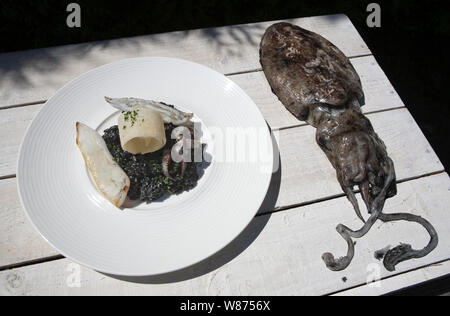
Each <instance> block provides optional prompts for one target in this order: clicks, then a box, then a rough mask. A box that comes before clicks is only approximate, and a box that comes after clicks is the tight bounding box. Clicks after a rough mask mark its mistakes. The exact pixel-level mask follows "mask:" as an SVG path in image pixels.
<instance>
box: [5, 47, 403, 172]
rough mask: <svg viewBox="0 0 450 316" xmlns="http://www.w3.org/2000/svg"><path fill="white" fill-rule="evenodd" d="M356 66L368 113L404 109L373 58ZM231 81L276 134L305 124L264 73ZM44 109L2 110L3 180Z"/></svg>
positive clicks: (356, 61) (14, 165)
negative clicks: (287, 104) (286, 107)
mask: <svg viewBox="0 0 450 316" xmlns="http://www.w3.org/2000/svg"><path fill="white" fill-rule="evenodd" d="M352 62H353V64H354V65H355V67H356V69H357V71H358V73H359V74H360V76H361V80H362V83H363V86H364V91H365V93H366V99H367V100H366V105H365V106H364V107H363V111H364V112H365V113H367V112H374V111H382V110H387V109H392V108H399V107H403V106H404V105H403V102H402V101H401V99H400V97H399V96H398V95H397V93H396V92H395V90H394V89H393V87H392V85H391V84H390V82H389V80H388V79H387V78H386V75H385V74H384V72H383V70H382V69H381V68H380V67H379V65H378V64H377V62H376V61H375V59H374V58H373V56H368V57H362V58H355V59H352ZM230 78H231V79H232V80H233V81H234V82H236V83H237V84H238V85H239V86H240V87H241V88H242V89H243V90H244V91H246V92H247V94H248V95H249V96H250V97H251V98H252V99H253V100H254V102H255V103H256V105H257V106H258V107H259V108H260V110H261V112H262V113H263V115H264V118H265V119H266V120H267V122H268V123H269V125H270V126H271V128H272V129H273V130H276V129H280V128H287V127H292V126H298V125H299V124H302V122H300V121H298V120H297V119H296V118H295V117H294V116H293V115H291V114H290V113H289V112H288V111H287V110H286V109H285V107H284V106H283V105H282V104H281V103H280V102H279V101H278V100H277V98H276V97H275V95H274V94H273V93H272V92H271V89H270V86H269V84H268V83H267V80H266V79H265V77H264V74H263V73H262V72H254V73H248V74H240V75H234V76H230ZM41 107H42V105H32V106H26V107H17V108H11V109H3V110H0V144H4V146H3V147H0V177H1V176H5V175H11V174H14V173H15V168H16V160H17V154H18V149H19V145H20V142H21V140H22V138H23V136H24V132H25V130H26V127H27V126H28V124H29V123H30V122H31V120H32V119H33V117H34V116H35V114H36V113H37V111H38V110H39V109H40V108H41Z"/></svg>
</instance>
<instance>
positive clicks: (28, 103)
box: [0, 54, 373, 128]
mask: <svg viewBox="0 0 450 316" xmlns="http://www.w3.org/2000/svg"><path fill="white" fill-rule="evenodd" d="M370 56H373V55H372V54H363V55H355V56H350V57H348V59H357V58H363V57H370ZM262 71H263V70H262V68H256V69H250V70H243V71H237V72H230V73H225V74H224V76H226V77H232V76H237V75H244V74H250V73H255V72H262ZM45 102H47V100H39V101H34V102H27V103H19V104H12V105H6V106H3V107H0V111H1V110H7V109H13V108H20V107H23V106H29V105H37V104H43V103H45ZM298 126H301V125H298ZM292 127H297V126H292ZM288 128H290V127H288Z"/></svg>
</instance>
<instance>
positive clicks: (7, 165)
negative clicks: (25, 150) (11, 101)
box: [0, 105, 42, 177]
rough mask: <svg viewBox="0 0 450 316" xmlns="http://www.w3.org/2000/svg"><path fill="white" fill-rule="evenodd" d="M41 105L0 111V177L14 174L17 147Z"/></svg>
mask: <svg viewBox="0 0 450 316" xmlns="http://www.w3.org/2000/svg"><path fill="white" fill-rule="evenodd" d="M41 107H42V105H30V106H26V107H19V108H13V109H7V110H0V144H1V146H0V177H4V176H9V175H14V174H15V173H16V165H17V158H18V154H19V147H20V144H21V141H22V139H23V137H24V136H25V132H26V130H27V128H28V126H29V125H30V123H31V120H32V119H33V118H34V117H35V115H36V114H37V112H38V111H39V109H40V108H41Z"/></svg>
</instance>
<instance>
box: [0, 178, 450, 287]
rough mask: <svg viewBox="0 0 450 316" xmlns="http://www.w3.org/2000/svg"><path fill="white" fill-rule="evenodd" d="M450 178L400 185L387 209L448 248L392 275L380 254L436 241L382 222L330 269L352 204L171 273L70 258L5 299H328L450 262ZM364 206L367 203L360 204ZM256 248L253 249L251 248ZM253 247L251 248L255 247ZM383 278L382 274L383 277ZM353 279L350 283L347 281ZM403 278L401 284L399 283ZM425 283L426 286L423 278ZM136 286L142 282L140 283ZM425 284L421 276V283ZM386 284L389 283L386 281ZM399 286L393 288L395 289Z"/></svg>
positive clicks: (17, 281)
mask: <svg viewBox="0 0 450 316" xmlns="http://www.w3.org/2000/svg"><path fill="white" fill-rule="evenodd" d="M449 187H450V178H449V177H448V175H447V174H445V173H443V174H440V175H435V176H430V177H426V178H421V179H417V180H413V181H409V182H406V183H402V184H400V185H399V194H398V195H397V196H396V197H394V198H393V199H390V200H388V201H387V204H386V210H391V212H392V211H395V212H409V213H414V214H417V215H421V216H424V217H426V218H427V219H428V220H429V221H430V222H431V223H433V225H434V226H435V228H436V230H437V232H438V234H439V236H440V244H439V246H438V247H437V248H436V249H435V251H433V252H432V253H431V254H430V255H429V256H427V257H425V258H422V259H417V260H411V261H407V262H404V263H402V264H400V265H399V266H398V267H397V271H396V272H395V273H389V272H387V271H386V270H385V269H384V268H383V267H382V266H381V265H380V262H379V261H377V260H376V259H375V258H374V256H373V252H374V251H375V250H378V249H381V248H384V247H385V246H386V245H388V244H391V245H396V244H398V243H399V242H408V243H411V244H412V245H413V247H415V248H419V247H423V246H424V245H425V244H426V243H427V241H428V235H427V233H426V232H425V230H424V229H422V228H420V227H419V226H417V225H415V224H411V223H406V222H398V223H391V224H382V223H380V222H377V223H376V224H375V226H374V227H373V229H372V230H371V232H370V233H369V234H368V235H367V236H365V237H364V238H362V239H361V240H358V243H357V245H356V251H357V253H356V256H355V258H354V260H353V262H352V264H351V265H350V267H349V268H348V269H347V270H345V271H343V272H331V271H329V270H327V269H326V268H325V266H324V264H323V262H322V260H321V255H322V253H323V252H326V251H331V252H333V253H335V254H337V255H340V254H343V253H344V252H345V250H346V245H345V242H344V241H343V240H342V238H341V237H340V236H339V235H338V233H337V232H336V231H335V226H336V224H338V223H344V224H345V225H349V226H350V227H352V228H358V227H360V225H361V223H360V222H359V220H358V219H357V218H356V216H355V214H354V213H353V212H352V211H350V210H349V209H348V201H347V200H346V199H345V198H338V199H333V200H329V201H325V202H321V203H315V204H312V205H308V206H304V207H300V208H295V209H291V210H288V211H284V212H278V213H274V214H271V215H264V216H259V217H257V218H255V219H254V220H253V222H252V223H251V224H250V225H249V227H248V228H247V229H246V230H245V231H244V233H243V234H241V235H240V236H239V237H238V239H237V240H235V241H234V242H233V243H232V244H230V245H229V246H227V247H226V248H225V249H224V250H222V251H221V252H219V253H218V254H217V255H215V256H213V257H212V258H210V259H208V260H206V261H204V262H202V263H200V264H198V265H195V266H193V267H190V268H188V269H185V270H184V271H181V272H176V273H173V274H169V275H164V276H158V277H153V278H141V279H125V280H118V279H115V278H111V277H109V276H106V275H103V274H101V273H98V272H95V271H92V270H89V269H85V268H80V269H79V271H80V274H79V276H80V287H70V286H68V284H69V285H76V283H77V282H76V281H77V278H76V274H74V273H76V271H77V266H76V265H75V266H74V265H70V264H71V262H70V261H69V260H67V259H62V260H56V261H52V262H47V263H43V264H37V265H32V266H27V267H23V268H18V269H13V270H6V271H3V272H1V273H0V295H69V294H70V295H77V294H83V295H96V294H97V295H98V294H101V295H322V294H328V293H335V292H338V291H343V290H346V289H349V288H354V287H356V286H360V285H363V284H366V282H367V280H370V279H371V275H374V276H376V277H377V278H381V279H384V278H386V277H392V276H393V275H395V274H398V273H404V272H407V271H411V270H414V269H417V268H420V267H423V266H427V265H430V264H432V263H435V262H440V261H444V260H448V259H449V258H450V229H449V227H450V225H449V224H450V223H449V219H448V216H447V209H448V205H449V203H450V195H449V194H448V188H449ZM360 202H361V201H360ZM248 245H249V246H248ZM247 246H248V247H247ZM378 273H379V274H378ZM344 280H345V281H344ZM394 280H395V279H394ZM422 280H426V277H423V278H422ZM128 281H139V282H141V283H147V284H138V283H132V282H128ZM416 281H417V282H420V281H421V278H420V277H419V278H417V279H416ZM382 284H383V283H382ZM391 289H392V287H391V286H389V290H391Z"/></svg>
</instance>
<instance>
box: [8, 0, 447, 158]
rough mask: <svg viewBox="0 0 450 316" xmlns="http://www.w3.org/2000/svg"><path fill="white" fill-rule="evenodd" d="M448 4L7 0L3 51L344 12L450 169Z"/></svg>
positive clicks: (395, 1) (286, 0)
mask: <svg viewBox="0 0 450 316" xmlns="http://www.w3.org/2000/svg"><path fill="white" fill-rule="evenodd" d="M70 2H77V3H79V4H80V5H81V8H82V27H81V28H80V29H70V28H68V27H67V26H66V17H67V13H66V7H67V5H68V4H69V3H70ZM371 2H378V3H379V4H381V7H382V27H381V28H380V29H371V28H368V27H367V25H366V18H367V15H368V13H367V12H366V8H367V4H368V3H371ZM443 3H445V2H444V1H411V0H390V1H362V0H349V1H320V0H315V1H310V0H296V1H290V0H270V1H269V0H228V1H227V0H222V1H215V0H184V1H179V0H153V1H132V0H128V1H120V2H113V1H106V0H97V1H94V0H89V1H87V0H79V1H75V0H72V1H64V0H40V1H39V0H33V1H32V0H22V1H20V0H14V1H11V0H2V1H1V2H0V38H1V46H0V52H5V51H14V50H23V49H30V48H37V47H47V46H53V45H62V44H68V43H78V42H86V41H95V40H101V39H111V38H118V37H126V36H133V35H141V34H150V33H159V32H168V31H173V30H185V29H192V28H203V27H209V26H221V25H230V24H237V23H248V22H258V21H267V20H276V19H284V18H294V17H304V16H313V15H323V14H334V13H345V14H347V15H348V16H349V17H350V19H351V20H352V22H353V23H354V24H355V26H356V28H357V29H358V31H359V32H360V33H361V35H362V37H363V38H364V40H365V41H366V42H367V44H368V45H369V47H370V49H371V50H372V52H373V53H374V55H375V57H376V58H377V60H378V62H379V63H380V65H381V67H382V68H383V69H384V70H385V72H386V73H387V75H388V77H389V79H390V80H391V81H392V83H393V85H394V87H395V88H396V89H397V91H398V93H399V94H400V96H401V97H402V99H403V101H404V102H405V104H406V105H407V106H408V108H409V109H410V111H411V112H412V114H413V115H414V117H415V119H416V121H417V122H418V123H419V125H420V127H421V128H422V130H423V131H424V133H425V134H426V136H427V138H428V139H429V140H430V142H431V143H432V145H433V147H434V149H435V150H436V151H437V152H438V155H439V157H440V158H441V160H442V161H443V162H444V163H445V164H446V166H447V167H448V166H449V160H450V159H449V158H450V154H449V152H448V150H447V148H448V144H449V143H448V141H447V138H448V136H449V135H450V133H449V125H450V124H449V123H448V121H447V120H448V118H449V106H448V94H449V93H450V92H449V91H448V90H449V89H448V87H447V81H448V80H447V73H448V71H449V58H448V56H447V55H448V50H447V49H445V48H444V44H445V43H446V42H447V41H448V39H449V33H450V28H449V22H448V21H449V19H450V14H449V11H448V10H445V9H444V7H443V6H441V5H442V4H443ZM9 67H11V65H9ZM1 70H2V69H0V73H1Z"/></svg>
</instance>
